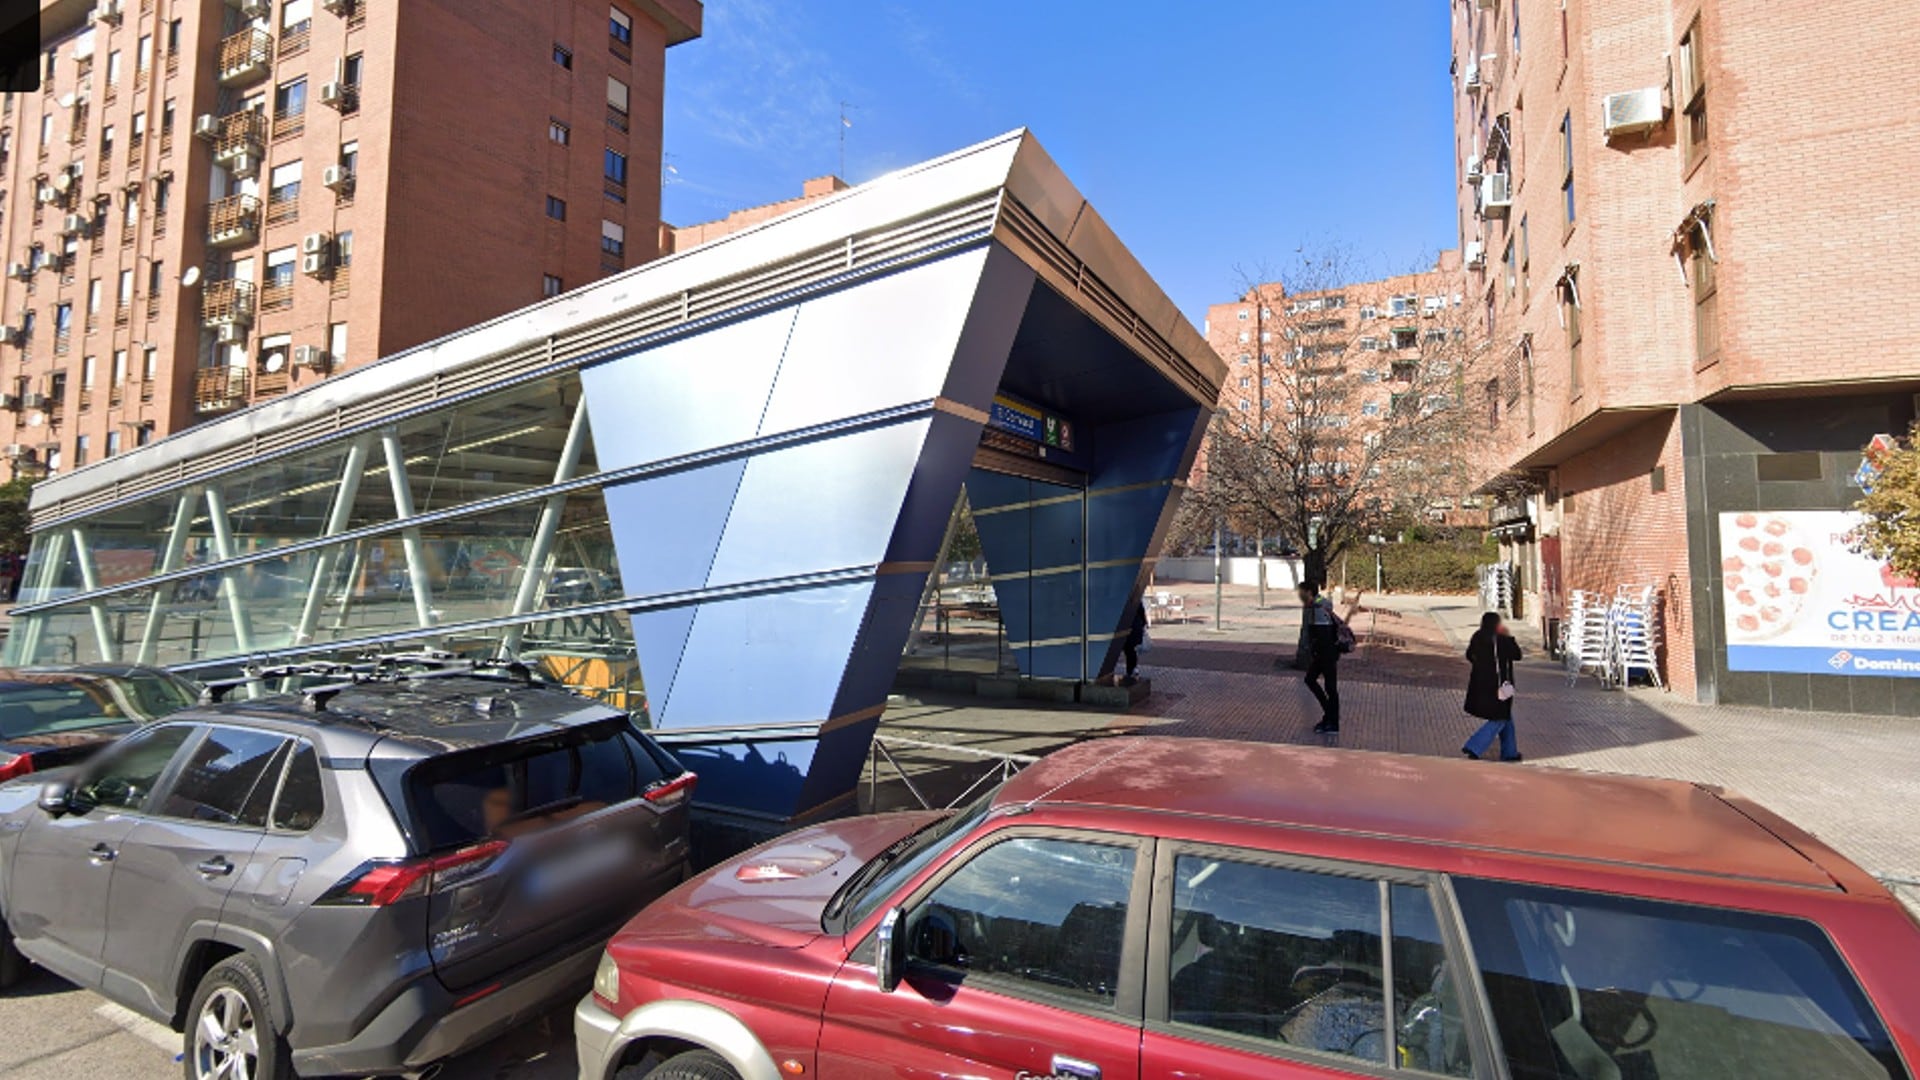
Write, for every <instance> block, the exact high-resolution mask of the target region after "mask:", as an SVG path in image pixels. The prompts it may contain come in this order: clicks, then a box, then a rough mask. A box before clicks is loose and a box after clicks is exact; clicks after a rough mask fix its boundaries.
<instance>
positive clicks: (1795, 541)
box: [1720, 513, 1817, 641]
mask: <svg viewBox="0 0 1920 1080" xmlns="http://www.w3.org/2000/svg"><path fill="white" fill-rule="evenodd" d="M1729 524H1730V525H1731V527H1728V524H1723V525H1722V526H1721V529H1720V548H1721V556H1720V572H1721V575H1722V577H1721V587H1722V588H1723V589H1725V591H1726V605H1727V638H1728V640H1730V641H1732V640H1741V641H1764V640H1767V639H1768V638H1773V637H1778V636H1779V635H1781V634H1783V633H1785V632H1786V631H1787V630H1789V629H1791V628H1792V627H1793V625H1794V624H1795V623H1796V622H1798V621H1799V619H1800V615H1801V612H1802V610H1803V609H1804V608H1805V606H1806V602H1807V598H1808V597H1809V596H1810V595H1812V593H1813V584H1814V575H1815V573H1816V572H1817V570H1816V568H1815V566H1814V557H1813V548H1812V547H1811V546H1810V545H1809V542H1808V541H1807V540H1806V539H1805V538H1804V537H1802V536H1801V535H1800V531H1799V530H1798V529H1796V528H1795V527H1794V525H1793V522H1792V521H1790V520H1788V519H1787V518H1785V517H1782V516H1779V515H1777V514H1761V513H1752V514H1735V515H1732V521H1731V522H1730V523H1729Z"/></svg>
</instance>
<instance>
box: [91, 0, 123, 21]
mask: <svg viewBox="0 0 1920 1080" xmlns="http://www.w3.org/2000/svg"><path fill="white" fill-rule="evenodd" d="M120 15H121V6H120V0H100V2H99V3H98V4H95V5H94V7H93V17H94V19H95V20H97V21H99V22H104V23H115V24H118V23H119V22H120Z"/></svg>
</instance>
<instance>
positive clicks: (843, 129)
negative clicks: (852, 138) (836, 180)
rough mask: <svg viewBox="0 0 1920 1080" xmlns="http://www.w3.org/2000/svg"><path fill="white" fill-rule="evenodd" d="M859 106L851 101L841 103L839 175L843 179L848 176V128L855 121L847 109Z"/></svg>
mask: <svg viewBox="0 0 1920 1080" xmlns="http://www.w3.org/2000/svg"><path fill="white" fill-rule="evenodd" d="M857 108H859V106H858V105H855V104H854V103H853V102H851V101H843V102H841V103H840V172H839V174H838V175H839V177H840V179H842V180H845V179H846V178H847V129H848V128H850V127H852V126H853V121H851V120H849V119H847V110H848V109H857Z"/></svg>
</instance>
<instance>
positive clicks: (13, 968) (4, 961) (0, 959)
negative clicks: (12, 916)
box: [0, 919, 27, 990]
mask: <svg viewBox="0 0 1920 1080" xmlns="http://www.w3.org/2000/svg"><path fill="white" fill-rule="evenodd" d="M26 977H27V958H26V957H24V956H22V955H20V950H19V949H16V948H14V947H13V931H11V930H9V929H7V921H6V920H5V919H0V990H5V989H7V988H8V987H11V986H12V985H14V984H15V983H17V982H19V981H20V980H21V979H24V978H26Z"/></svg>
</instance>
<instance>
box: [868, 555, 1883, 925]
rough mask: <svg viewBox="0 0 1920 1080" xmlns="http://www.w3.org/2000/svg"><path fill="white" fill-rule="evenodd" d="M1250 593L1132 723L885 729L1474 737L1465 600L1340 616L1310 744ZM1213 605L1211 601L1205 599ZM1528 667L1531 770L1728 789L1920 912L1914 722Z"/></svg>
mask: <svg viewBox="0 0 1920 1080" xmlns="http://www.w3.org/2000/svg"><path fill="white" fill-rule="evenodd" d="M1253 592H1254V590H1253V589H1251V588H1232V587H1229V588H1228V589H1227V590H1226V597H1225V603H1224V604H1223V618H1222V625H1221V626H1220V627H1218V628H1216V627H1215V626H1214V625H1213V619H1212V613H1213V602H1212V601H1213V596H1212V588H1211V586H1204V587H1198V588H1194V589H1193V590H1191V591H1190V592H1189V593H1188V609H1189V610H1190V611H1193V612H1195V613H1196V615H1197V616H1198V617H1197V618H1195V619H1193V620H1192V621H1189V622H1187V623H1185V624H1179V623H1175V624H1161V625H1156V626H1154V627H1153V628H1152V630H1151V635H1152V639H1153V645H1152V647H1151V648H1150V649H1149V650H1148V652H1147V653H1145V654H1144V655H1143V656H1142V658H1141V674H1142V675H1143V676H1146V677H1148V678H1150V679H1151V680H1152V683H1153V693H1152V695H1151V696H1150V697H1149V698H1148V699H1147V700H1146V701H1144V702H1142V703H1140V704H1139V705H1137V706H1135V707H1134V708H1133V709H1131V710H1128V711H1127V712H1125V713H1101V712H1094V711H1088V710H1081V709H1050V708H1041V707H1036V706H1034V705H1032V704H1031V703H1005V704H998V703H995V704H988V703H983V702H975V701H943V702H938V703H936V702H931V701H929V702H915V703H901V704H898V705H896V706H895V707H894V708H892V709H891V710H890V711H889V713H888V716H887V719H886V721H885V722H884V726H883V729H882V734H883V736H884V735H886V734H889V733H892V734H896V735H904V736H909V737H913V738H920V739H929V740H933V741H949V740H950V741H955V742H961V743H965V744H968V745H971V746H975V747H977V748H984V749H1004V750H1009V751H1013V752H1020V753H1045V752H1046V751H1047V750H1050V749H1054V748H1056V747H1057V746H1060V745H1065V744H1066V743H1068V742H1072V741H1075V740H1077V739H1081V738H1087V737H1095V736H1105V735H1114V734H1120V733H1130V732H1151V733H1154V734H1164V735H1181V736H1196V737H1207V738H1226V739H1251V740H1259V741H1265V742H1284V743H1298V744H1303V745H1338V746H1343V747H1352V748H1355V749H1365V750H1388V751H1395V752H1399V753H1411V754H1433V755H1438V756H1442V757H1453V756H1456V755H1458V753H1459V748H1460V744H1461V742H1462V741H1463V740H1464V739H1465V738H1466V736H1467V735H1468V733H1470V732H1471V731H1472V730H1473V728H1474V727H1475V726H1476V724H1477V722H1476V721H1474V720H1472V719H1471V718H1469V717H1467V716H1465V715H1464V713H1463V712H1462V709H1461V699H1462V697H1463V695H1464V691H1465V682H1466V663H1465V661H1464V660H1463V659H1461V657H1460V654H1461V652H1462V650H1463V649H1464V648H1465V643H1466V638H1467V637H1468V636H1469V635H1470V633H1471V631H1472V629H1473V628H1474V626H1475V625H1476V624H1477V622H1478V619H1479V608H1478V607H1477V606H1476V604H1475V602H1474V601H1473V600H1472V599H1471V598H1460V597H1454V598H1449V597H1408V596H1387V597H1383V598H1379V599H1372V598H1363V599H1362V600H1360V601H1359V602H1357V603H1356V602H1353V601H1348V602H1345V603H1343V605H1342V610H1343V611H1345V612H1347V613H1348V615H1349V619H1350V621H1351V622H1352V624H1353V625H1354V628H1355V630H1356V631H1357V632H1359V633H1360V635H1361V637H1362V644H1361V647H1360V649H1359V650H1358V651H1357V652H1356V653H1355V654H1354V655H1353V656H1350V657H1348V658H1347V659H1346V660H1345V661H1343V662H1342V664H1341V668H1340V687H1341V698H1342V726H1341V731H1340V733H1339V734H1338V735H1335V736H1320V735H1315V734H1313V732H1312V730H1311V728H1312V726H1313V724H1314V723H1315V722H1316V721H1317V720H1318V719H1319V710H1318V707H1317V706H1316V704H1315V703H1314V701H1313V699H1312V697H1311V696H1310V695H1309V694H1308V692H1307V690H1306V688H1305V687H1304V686H1303V685H1302V684H1301V681H1300V676H1299V673H1298V672H1295V671H1293V670H1292V669H1291V668H1290V666H1287V665H1285V664H1282V665H1281V666H1279V667H1276V665H1275V659H1276V657H1281V656H1283V655H1284V656H1285V657H1286V658H1288V659H1290V658H1291V654H1292V650H1293V642H1294V641H1295V640H1296V638H1297V635H1298V625H1299V623H1298V614H1297V611H1295V610H1294V609H1293V608H1294V605H1293V604H1292V603H1291V602H1290V599H1289V598H1288V597H1287V596H1285V595H1283V594H1279V593H1274V592H1270V593H1269V600H1270V606H1269V608H1268V609H1266V610H1258V609H1256V607H1255V606H1254V603H1253ZM1196 594H1203V595H1196ZM1519 639H1520V641H1521V644H1522V646H1523V647H1525V648H1526V649H1527V652H1528V657H1529V658H1528V659H1526V660H1524V661H1522V663H1521V665H1520V667H1519V670H1518V672H1517V673H1516V678H1515V682H1516V685H1517V687H1518V689H1519V692H1520V696H1519V698H1518V700H1517V707H1516V709H1515V716H1516V719H1517V722H1518V724H1519V738H1520V748H1521V750H1522V752H1523V753H1525V754H1526V758H1527V761H1526V763H1525V764H1522V765H1505V764H1500V763H1495V762H1488V763H1487V765H1486V767H1487V768H1490V769H1500V768H1530V767H1535V766H1543V765H1544V766H1555V767H1565V768H1577V769H1590V770H1595V771H1601V772H1615V773H1633V774H1639V775H1646V776H1661V777H1669V778H1674V779H1685V780H1695V781H1701V782H1705V783H1711V784H1718V785H1721V786H1724V787H1727V788H1729V789H1732V790H1735V791H1738V792H1740V793H1742V794H1744V795H1747V796H1749V797H1751V798H1754V799H1756V800H1757V801H1759V802H1760V803H1762V804H1764V805H1766V806H1768V807H1769V808H1771V809H1773V810H1774V811H1775V812H1777V813H1780V814H1782V815H1783V816H1785V817H1787V818H1789V819H1790V820H1792V821H1793V822H1795V823H1796V824H1798V825H1800V826H1801V827H1803V828H1805V829H1807V830H1808V831H1809V832H1812V833H1814V834H1815V835H1817V836H1819V837H1820V838H1821V839H1822V840H1824V841H1826V842H1827V843H1829V844H1831V845H1833V846H1834V847H1835V848H1837V849H1838V850H1840V851H1841V852H1843V853H1845V854H1846V855H1847V856H1848V857H1849V858H1852V859H1854V860H1855V861H1856V862H1858V863H1860V865H1862V866H1863V867H1865V868H1866V869H1867V870H1869V871H1870V872H1872V873H1874V874H1877V875H1880V876H1881V877H1882V878H1883V879H1888V880H1891V881H1892V882H1894V883H1895V886H1896V891H1900V892H1902V895H1903V898H1905V899H1907V900H1908V901H1909V903H1910V904H1915V905H1916V910H1920V887H1916V886H1914V885H1907V884H1901V883H1902V882H1914V883H1920V822H1917V820H1916V818H1915V815H1914V814H1913V813H1912V811H1911V808H1912V807H1914V806H1916V805H1920V718H1908V717H1887V716H1856V715H1848V714H1837V713H1806V712H1784V711H1777V710H1769V709H1759V708H1748V707H1729V706H1717V707H1709V706H1702V705H1698V704H1695V703H1693V702H1692V701H1690V700H1688V699H1687V698H1686V697H1685V696H1684V695H1683V694H1680V693H1671V692H1666V691H1662V690H1658V689H1654V688H1651V687H1637V688H1635V689H1632V690H1625V691H1621V690H1607V689H1603V688H1601V687H1600V686H1599V685H1598V684H1597V683H1596V682H1595V681H1594V680H1593V679H1592V678H1590V677H1588V678H1583V679H1582V680H1580V681H1579V682H1578V683H1576V684H1574V685H1571V686H1570V685H1569V684H1568V682H1567V679H1566V675H1565V672H1564V670H1563V669H1562V668H1561V667H1559V666H1558V665H1556V664H1552V663H1550V662H1547V661H1545V660H1543V659H1540V657H1541V655H1542V654H1541V651H1540V648H1539V642H1538V640H1537V639H1536V638H1534V637H1533V635H1532V634H1531V632H1530V630H1528V629H1526V628H1521V629H1520V633H1519Z"/></svg>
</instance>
